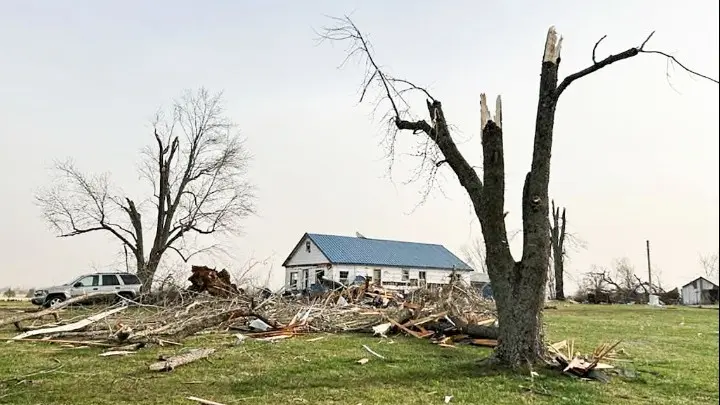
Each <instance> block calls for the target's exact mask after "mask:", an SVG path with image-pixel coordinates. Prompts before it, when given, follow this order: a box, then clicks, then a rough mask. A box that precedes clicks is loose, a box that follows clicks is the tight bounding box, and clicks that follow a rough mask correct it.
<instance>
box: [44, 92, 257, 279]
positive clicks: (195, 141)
mask: <svg viewBox="0 0 720 405" xmlns="http://www.w3.org/2000/svg"><path fill="white" fill-rule="evenodd" d="M221 101H222V100H221V94H216V95H211V94H209V93H208V92H207V90H205V89H200V90H199V91H198V92H197V93H190V92H186V94H185V95H184V97H183V98H182V99H180V100H179V101H176V102H175V103H174V105H173V108H172V112H171V114H170V118H169V119H163V117H162V115H160V114H158V116H157V118H156V120H155V122H154V131H153V137H154V139H155V145H154V147H148V148H147V149H146V150H145V153H144V161H143V165H142V169H141V175H142V176H143V177H144V178H145V179H146V180H148V181H149V182H150V184H151V185H152V197H150V198H149V201H150V202H151V203H152V207H151V208H150V209H149V211H150V213H151V214H152V216H151V218H152V220H153V221H154V224H151V226H154V228H155V229H154V235H153V237H152V244H151V245H150V251H149V253H147V254H146V249H147V247H148V246H147V245H146V244H145V237H146V236H147V235H146V232H147V228H146V226H147V225H148V224H147V223H145V222H143V219H144V218H143V216H142V215H141V213H142V212H143V211H144V210H143V205H144V204H141V203H139V202H138V201H139V200H136V199H132V198H130V197H129V196H120V195H119V193H117V194H116V193H114V192H113V190H112V189H111V186H110V182H109V179H108V176H107V175H99V176H98V175H95V176H93V175H86V174H84V173H82V172H81V171H80V170H78V169H77V168H76V167H75V166H74V165H73V164H72V163H71V162H66V163H59V164H57V165H56V167H55V169H56V171H57V173H58V177H57V179H56V181H55V184H54V187H52V188H49V189H46V190H43V191H42V192H41V193H40V194H39V195H38V196H37V197H36V199H37V202H38V205H39V206H40V208H41V209H42V212H43V214H44V216H45V219H46V220H47V221H48V223H49V224H50V225H51V226H52V227H53V229H55V230H57V232H58V236H60V237H69V236H76V235H82V234H86V233H90V232H96V231H100V232H105V233H108V234H110V235H112V236H113V237H114V238H116V239H117V240H119V241H120V242H121V243H122V244H123V245H124V246H126V247H127V248H128V249H129V250H130V251H131V252H132V254H133V255H134V256H135V263H136V266H137V275H138V277H139V278H140V280H141V281H142V284H143V290H144V291H149V290H150V286H151V284H152V281H153V277H154V276H155V272H156V270H157V268H158V265H159V264H160V260H161V258H162V257H163V255H164V254H165V252H167V251H168V250H173V251H175V252H176V253H177V254H178V255H180V257H181V258H182V259H183V260H184V261H185V262H187V261H188V260H189V259H190V257H191V256H193V255H195V254H197V253H200V252H201V251H207V250H208V249H210V248H212V247H213V246H209V247H206V248H204V249H199V250H196V251H194V252H188V251H187V248H186V247H185V238H186V237H187V236H189V235H193V234H194V235H209V234H214V233H220V232H223V231H227V232H232V231H235V230H236V229H237V226H238V222H239V220H241V219H243V218H245V217H247V216H248V215H250V214H251V213H252V212H253V201H254V196H253V193H252V185H251V184H250V183H249V182H248V181H247V180H246V174H247V173H246V172H247V166H248V163H249V159H250V158H249V155H248V152H247V151H246V149H245V146H244V144H243V142H242V140H241V139H240V137H239V135H238V134H237V133H236V132H235V131H234V127H235V125H234V124H233V123H232V121H230V119H229V118H227V117H226V116H225V115H224V111H223V107H222V103H221Z"/></svg>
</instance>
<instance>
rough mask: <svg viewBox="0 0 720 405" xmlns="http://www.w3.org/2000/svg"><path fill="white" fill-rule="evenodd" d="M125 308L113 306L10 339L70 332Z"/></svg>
mask: <svg viewBox="0 0 720 405" xmlns="http://www.w3.org/2000/svg"><path fill="white" fill-rule="evenodd" d="M126 308H127V306H122V307H117V308H113V309H110V310H107V311H105V312H101V313H99V314H97V315H93V316H91V317H88V318H85V319H83V320H80V321H77V322H73V323H70V324H67V325H62V326H55V327H52V328H44V329H36V330H31V331H28V332H25V333H21V334H19V335H17V336H15V337H14V338H12V339H13V340H20V339H25V338H27V337H30V336H35V335H47V334H51V333H58V332H72V331H74V330H78V329H82V328H84V327H86V326H88V325H90V324H92V323H95V322H97V321H99V320H101V319H104V318H107V317H108V316H110V315H112V314H114V313H117V312H120V311H123V310H125V309H126Z"/></svg>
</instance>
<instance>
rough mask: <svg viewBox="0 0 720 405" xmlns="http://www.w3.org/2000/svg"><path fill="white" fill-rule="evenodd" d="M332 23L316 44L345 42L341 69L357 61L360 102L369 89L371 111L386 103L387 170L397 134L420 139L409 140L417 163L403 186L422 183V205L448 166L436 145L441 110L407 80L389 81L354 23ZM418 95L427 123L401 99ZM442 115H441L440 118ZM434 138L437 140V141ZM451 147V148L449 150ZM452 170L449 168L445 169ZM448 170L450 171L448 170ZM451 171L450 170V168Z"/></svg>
mask: <svg viewBox="0 0 720 405" xmlns="http://www.w3.org/2000/svg"><path fill="white" fill-rule="evenodd" d="M330 18H331V20H332V21H333V22H334V23H335V25H334V26H331V27H325V28H323V30H322V31H321V32H320V33H318V36H319V39H320V41H324V40H330V41H333V42H347V43H349V47H348V49H347V56H346V58H345V60H344V61H343V63H342V64H341V66H344V65H345V64H346V63H347V62H348V60H349V59H351V58H358V59H359V60H360V61H361V62H362V63H364V65H365V71H366V74H365V79H364V80H363V83H362V85H361V90H360V102H362V101H363V100H365V98H366V96H367V94H368V92H369V91H370V88H371V87H372V86H376V87H377V88H379V93H380V97H379V98H378V100H377V101H376V103H375V108H378V106H379V105H381V104H383V103H385V102H387V103H388V104H389V105H390V111H389V112H388V113H387V114H385V118H386V119H387V120H388V122H389V124H390V126H389V128H388V135H387V136H386V137H385V140H384V142H385V144H386V153H387V157H388V158H389V159H390V160H389V162H390V168H391V169H392V164H393V163H394V155H395V154H396V140H397V132H398V131H410V132H412V133H413V134H414V135H422V136H418V137H415V138H413V140H414V141H415V142H416V146H415V149H414V152H413V153H410V154H409V155H410V156H412V157H414V158H417V159H419V164H418V167H417V170H416V171H415V172H414V174H413V175H412V176H411V177H410V179H409V180H408V181H407V183H412V182H418V181H421V180H422V181H423V183H425V187H424V188H423V190H422V191H421V194H422V202H424V201H425V199H426V198H427V196H428V194H429V193H430V191H431V190H435V189H437V186H438V185H439V184H438V183H437V177H436V176H437V173H438V170H439V169H440V168H441V167H444V166H443V164H444V163H448V162H449V161H448V159H447V156H446V151H443V150H442V147H440V144H443V145H445V144H446V143H447V142H445V139H450V135H449V130H448V128H449V126H448V124H447V123H446V122H445V121H444V117H442V122H441V124H440V126H439V128H442V131H437V130H436V126H437V122H436V121H437V118H438V114H437V112H438V111H440V110H441V107H440V102H439V101H438V100H437V99H436V98H435V97H433V96H432V94H431V93H430V92H429V91H428V90H427V89H426V88H423V87H420V86H418V85H416V84H414V83H412V82H410V81H409V80H406V79H400V78H395V77H392V76H391V75H390V74H388V73H387V71H386V70H385V69H383V68H382V67H381V66H380V65H379V63H378V62H377V60H376V59H375V56H374V54H373V51H372V45H371V44H370V42H369V41H368V40H367V38H366V37H365V36H364V35H363V34H362V32H361V31H360V30H359V29H358V28H357V26H356V25H355V23H354V22H353V21H352V20H351V19H350V18H349V17H347V16H345V17H343V18H337V17H330ZM411 92H418V93H420V94H422V95H423V96H424V97H425V98H426V99H427V108H428V112H429V114H430V117H431V123H429V122H428V121H426V120H422V119H416V118H414V117H413V115H412V114H411V108H410V103H409V102H408V100H407V99H406V98H405V96H406V95H407V94H408V93H411ZM440 115H442V114H440ZM438 134H439V135H440V137H438ZM454 146H455V145H454V144H453V147H454ZM455 149H456V147H455ZM449 166H452V165H449ZM451 168H452V167H451ZM452 169H453V170H455V169H454V168H452Z"/></svg>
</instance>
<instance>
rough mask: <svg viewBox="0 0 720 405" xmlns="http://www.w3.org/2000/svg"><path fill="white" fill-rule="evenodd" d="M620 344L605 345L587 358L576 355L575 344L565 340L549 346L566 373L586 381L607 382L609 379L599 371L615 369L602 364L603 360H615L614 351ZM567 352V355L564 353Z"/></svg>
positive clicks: (549, 349) (559, 365) (554, 357)
mask: <svg viewBox="0 0 720 405" xmlns="http://www.w3.org/2000/svg"><path fill="white" fill-rule="evenodd" d="M619 344H620V341H618V342H617V343H615V344H612V345H611V344H607V343H603V344H601V345H600V346H598V347H597V348H595V350H593V353H592V354H591V355H590V356H589V357H587V358H585V357H583V356H581V355H580V354H579V353H575V342H574V341H572V340H570V341H567V340H563V341H561V342H557V343H554V344H551V345H549V346H548V351H549V352H550V353H551V354H552V356H553V360H555V362H556V363H557V365H558V367H560V369H561V370H562V371H563V372H564V373H568V374H571V375H574V376H576V377H580V378H585V379H596V380H600V381H607V377H606V376H605V375H604V374H602V373H601V372H599V370H608V369H612V368H614V367H613V366H612V365H610V364H607V363H601V362H602V361H603V360H608V361H611V360H615V359H616V358H615V353H614V349H615V348H616V347H617V346H618V345H619ZM563 350H565V353H563Z"/></svg>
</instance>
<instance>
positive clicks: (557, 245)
mask: <svg viewBox="0 0 720 405" xmlns="http://www.w3.org/2000/svg"><path fill="white" fill-rule="evenodd" d="M552 215H553V225H552V232H551V237H550V242H551V244H552V256H553V267H554V270H555V299H556V300H559V301H564V300H565V289H564V286H563V275H564V274H565V225H566V220H565V218H566V217H565V208H563V210H562V215H560V208H555V202H554V201H553V202H552Z"/></svg>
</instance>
